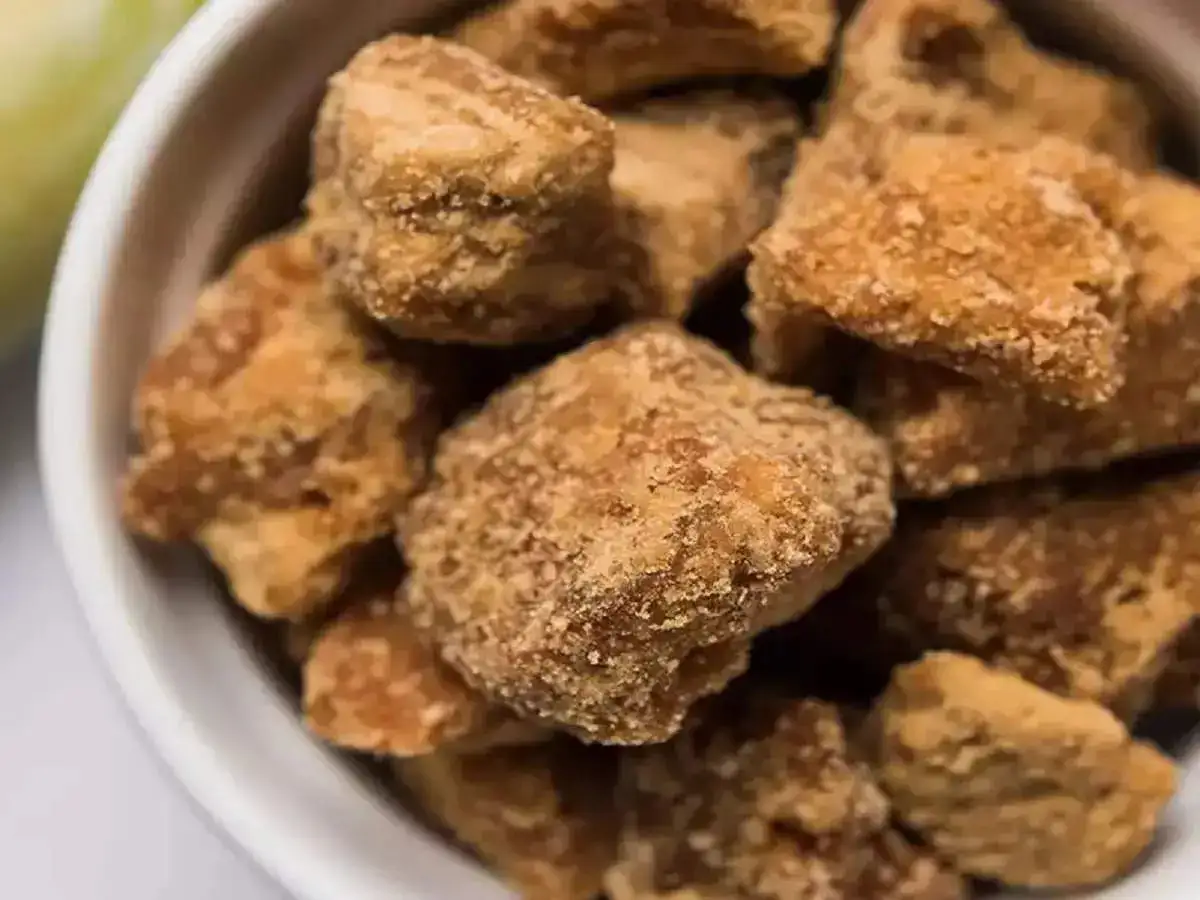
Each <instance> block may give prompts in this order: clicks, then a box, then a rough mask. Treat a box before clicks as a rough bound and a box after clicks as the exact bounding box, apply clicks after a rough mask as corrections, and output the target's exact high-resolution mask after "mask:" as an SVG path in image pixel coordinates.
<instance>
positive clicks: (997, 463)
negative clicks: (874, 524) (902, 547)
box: [856, 173, 1200, 496]
mask: <svg viewBox="0 0 1200 900" xmlns="http://www.w3.org/2000/svg"><path fill="white" fill-rule="evenodd" d="M1111 217H1112V218H1113V220H1114V222H1115V223H1116V227H1117V230H1118V231H1119V232H1120V233H1121V235H1122V237H1123V238H1124V240H1125V243H1126V245H1127V246H1128V247H1129V248H1130V254H1131V257H1132V261H1133V264H1134V270H1135V277H1134V279H1133V282H1132V285H1133V290H1132V292H1131V297H1130V301H1129V304H1128V307H1127V312H1126V326H1125V327H1126V332H1127V334H1128V343H1127V346H1126V349H1125V384H1124V387H1122V388H1121V389H1120V390H1119V391H1118V392H1117V393H1116V395H1115V396H1114V397H1113V399H1112V400H1111V401H1110V402H1109V403H1107V404H1105V405H1103V406H1101V407H1098V408H1096V409H1090V410H1074V409H1067V408H1064V407H1062V406H1059V405H1057V404H1048V403H1044V402H1041V401H1039V400H1038V399H1037V398H1036V397H1034V396H1031V395H1030V394H1028V393H1023V392H1013V391H1009V390H997V389H995V388H988V387H984V386H982V385H980V384H979V383H977V382H975V381H973V380H971V379H967V378H962V377H960V376H958V375H956V374H955V373H952V372H949V371H946V370H945V369H942V368H940V367H937V366H929V365H922V364H916V363H912V362H909V361H907V360H902V359H899V358H895V357H890V356H883V355H879V356H878V357H876V359H875V361H874V362H873V364H871V365H869V366H868V367H867V369H866V371H865V373H864V376H863V379H862V383H861V385H860V388H859V391H858V400H857V401H856V408H857V409H858V410H859V411H860V412H861V413H862V414H863V416H864V417H865V418H866V419H867V420H868V421H870V423H871V424H872V426H873V427H874V428H875V429H876V431H878V432H879V433H880V434H881V435H883V436H884V437H885V438H886V439H887V441H888V444H889V446H890V447H891V450H892V453H893V455H894V457H895V460H896V467H897V475H898V481H899V489H900V490H901V492H903V493H906V494H913V495H923V496H936V495H941V494H946V493H949V492H951V491H953V490H956V489H959V488H962V487H968V486H971V485H975V484H984V483H988V482H992V481H1002V480H1009V479H1015V478H1021V477H1025V476H1028V475H1040V474H1045V473H1047V472H1053V471H1055V470H1059V469H1075V468H1079V469H1091V468H1100V467H1102V466H1105V465H1107V464H1108V463H1110V462H1112V461H1113V460H1116V459H1121V458H1124V457H1129V456H1134V455H1138V454H1143V453H1149V452H1155V451H1162V450H1168V449H1172V448H1176V447H1185V446H1191V445H1195V444H1197V443H1200V390H1198V389H1197V388H1196V384H1197V383H1198V382H1200V233H1198V232H1197V230H1196V228H1195V223H1196V222H1197V221H1200V188H1197V187H1196V186H1195V185H1194V184H1191V183H1189V182H1185V181H1184V180H1183V179H1181V178H1179V177H1177V176H1174V175H1170V174H1166V173H1158V174H1153V175H1148V176H1145V177H1143V178H1140V179H1139V180H1138V181H1137V182H1136V186H1135V188H1134V190H1133V197H1132V200H1130V201H1129V202H1127V203H1125V204H1123V205H1120V206H1118V207H1117V208H1115V209H1113V210H1112V212H1111Z"/></svg>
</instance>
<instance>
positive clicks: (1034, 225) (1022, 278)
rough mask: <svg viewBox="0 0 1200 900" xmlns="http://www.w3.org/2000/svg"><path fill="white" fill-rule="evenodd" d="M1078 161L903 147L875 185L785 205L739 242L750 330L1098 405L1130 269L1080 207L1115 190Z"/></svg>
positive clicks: (973, 144)
mask: <svg viewBox="0 0 1200 900" xmlns="http://www.w3.org/2000/svg"><path fill="white" fill-rule="evenodd" d="M1085 152H1086V151H1083V150H1082V149H1081V148H1078V147H1076V146H1075V145H1071V144H1066V143H1064V142H1061V141H1059V140H1058V139H1057V138H1043V139H1042V140H1041V141H1040V142H1039V144H1038V145H1037V146H1036V147H1034V148H1033V149H1032V150H1030V151H1028V152H1026V151H1013V150H1007V149H1001V148H998V147H995V146H993V145H990V144H988V143H986V142H983V141H979V140H976V139H974V138H970V137H966V136H961V135H951V136H947V135H920V136H914V137H912V138H910V139H909V140H907V141H905V142H904V143H903V144H902V145H901V146H900V147H899V148H898V150H897V153H896V154H895V155H894V156H893V157H892V158H891V160H890V161H889V162H888V164H887V167H886V170H885V172H884V173H883V175H882V177H881V178H880V180H879V181H878V182H877V183H876V184H874V185H872V186H870V187H868V188H866V189H864V190H861V191H842V192H839V193H837V194H836V195H835V196H831V197H830V198H829V199H828V201H827V202H824V203H822V204H820V205H800V204H788V205H787V206H786V213H785V215H784V216H782V217H781V218H780V219H779V220H778V221H777V222H776V223H775V224H774V225H773V226H772V227H771V228H770V229H769V230H768V231H766V232H765V233H764V234H763V235H762V236H761V237H760V238H759V239H758V240H757V241H756V242H755V243H754V245H753V247H752V253H753V255H754V262H753V263H752V264H751V268H750V274H749V279H750V284H751V288H752V290H753V300H752V306H753V307H756V308H758V309H759V310H760V311H759V312H756V313H754V315H755V316H756V321H757V322H762V321H764V317H765V316H768V315H769V316H770V318H771V319H772V320H773V321H775V322H779V321H780V320H784V319H786V318H787V317H788V316H789V315H792V316H796V317H798V318H800V319H803V320H805V321H811V320H813V319H816V320H817V321H818V322H819V323H820V324H830V325H834V326H836V327H838V328H840V329H842V330H844V331H847V332H849V333H850V334H853V335H855V336H858V337H861V338H864V339H866V340H868V341H871V342H872V343H875V344H877V345H879V346H882V347H884V348H886V349H889V350H894V351H896V352H898V353H901V354H904V355H908V356H912V357H915V358H919V359H925V360H930V361H936V362H939V363H941V364H944V365H947V366H949V367H951V368H954V369H957V370H960V371H963V372H966V373H968V374H971V375H973V376H977V377H979V378H981V379H985V380H988V381H991V382H995V383H1000V384H1006V385H1011V386H1019V387H1020V388H1022V389H1025V390H1027V391H1029V392H1031V393H1036V394H1037V395H1039V396H1042V397H1045V398H1046V399H1049V400H1053V401H1055V402H1059V403H1064V404H1070V405H1078V406H1095V405H1097V404H1100V403H1102V402H1104V401H1105V400H1107V399H1108V398H1109V397H1111V396H1112V394H1113V393H1114V392H1115V391H1116V389H1117V388H1118V387H1119V386H1120V384H1121V379H1122V369H1123V366H1122V350H1123V341H1124V333H1123V330H1122V323H1123V319H1124V306H1125V299H1126V297H1125V295H1126V287H1127V283H1128V281H1129V279H1130V277H1131V274H1132V272H1131V264H1130V262H1129V259H1128V257H1127V255H1126V254H1125V251H1124V249H1123V247H1122V246H1121V242H1120V239H1119V238H1118V236H1117V235H1116V234H1115V233H1114V232H1113V231H1112V230H1110V229H1109V228H1108V227H1107V225H1106V224H1105V223H1104V222H1103V221H1102V220H1101V218H1100V217H1099V215H1098V214H1097V210H1096V208H1095V207H1094V206H1093V204H1092V203H1091V202H1089V201H1090V199H1091V198H1090V197H1089V196H1088V194H1089V193H1092V192H1099V190H1100V189H1101V187H1103V188H1105V189H1106V190H1107V191H1108V192H1110V193H1115V192H1118V191H1120V190H1122V189H1123V187H1124V181H1125V180H1124V179H1123V178H1122V177H1121V173H1120V172H1119V171H1118V170H1117V168H1116V166H1115V165H1114V164H1112V163H1111V162H1110V161H1109V160H1108V159H1107V158H1106V157H1095V158H1094V164H1092V165H1089V166H1087V167H1086V168H1085V169H1084V170H1083V171H1082V172H1081V171H1080V165H1079V158H1078V157H1079V155H1080V154H1082V153H1085ZM1109 202H1110V203H1117V202H1119V201H1117V200H1114V199H1111V198H1110V199H1109Z"/></svg>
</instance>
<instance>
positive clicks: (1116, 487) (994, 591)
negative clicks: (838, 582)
mask: <svg viewBox="0 0 1200 900" xmlns="http://www.w3.org/2000/svg"><path fill="white" fill-rule="evenodd" d="M869 569H870V570H869V572H868V571H865V572H864V575H863V578H862V579H861V583H860V584H859V585H857V586H856V590H853V591H847V592H846V595H845V596H839V597H837V598H832V599H831V600H830V601H829V603H828V611H826V610H827V607H826V605H825V604H822V605H820V606H819V607H818V609H817V610H815V611H814V612H813V613H812V614H811V617H812V618H813V622H812V623H811V627H812V634H811V639H812V640H824V641H827V642H828V641H829V640H831V638H830V635H832V634H840V635H843V638H842V640H843V641H844V642H845V643H846V644H847V650H848V652H855V651H857V652H858V653H860V654H862V655H863V656H864V657H874V658H877V659H878V661H879V663H880V664H881V665H887V664H888V662H889V661H891V662H894V661H897V658H900V659H903V658H913V657H916V656H919V655H920V654H921V653H922V652H924V651H926V650H930V649H946V650H954V651H958V652H962V653H969V654H971V655H974V656H978V657H981V658H982V659H984V660H985V661H987V662H988V663H989V664H991V665H993V666H995V667H998V668H1002V669H1006V670H1009V671H1013V672H1016V673H1017V674H1019V675H1021V676H1022V677H1023V678H1025V679H1026V680H1027V681H1030V682H1032V683H1034V684H1037V685H1039V686H1041V687H1043V688H1045V689H1047V690H1049V691H1052V692H1054V693H1057V694H1062V695H1064V696H1068V697H1077V698H1080V699H1087V700H1092V701H1095V702H1097V703H1100V704H1102V705H1104V706H1108V707H1110V708H1111V709H1113V710H1114V711H1115V712H1116V713H1117V714H1118V715H1120V716H1122V717H1123V718H1126V719H1129V718H1132V717H1133V716H1134V715H1135V714H1137V713H1138V712H1140V711H1141V710H1142V709H1144V708H1145V706H1146V705H1147V702H1148V701H1149V699H1150V696H1149V695H1150V692H1151V691H1152V689H1153V685H1154V683H1155V680H1156V679H1157V678H1158V676H1159V674H1160V673H1161V672H1162V670H1163V668H1164V666H1166V665H1168V663H1169V662H1170V660H1171V658H1172V654H1173V653H1174V648H1175V645H1176V643H1177V641H1178V640H1179V639H1180V636H1181V635H1182V634H1183V633H1184V632H1185V630H1186V629H1187V628H1188V627H1189V625H1190V624H1191V622H1192V621H1193V619H1194V617H1195V615H1196V613H1197V612H1198V611H1200V599H1198V598H1200V476H1198V475H1195V474H1186V475H1176V476H1173V477H1168V478H1163V479H1161V480H1157V481H1152V482H1149V483H1137V482H1132V483H1129V482H1125V481H1121V482H1117V481H1115V480H1113V481H1110V482H1106V483H1103V484H1100V485H1097V484H1092V485H1089V486H1086V487H1084V488H1083V489H1079V488H1077V487H1076V488H1072V489H1068V487H1067V486H1066V485H1047V486H1041V487H1036V488H1031V487H1029V486H1027V485H1021V486H1014V487H1012V488H1008V487H1004V488H1000V489H993V490H991V491H989V492H984V493H977V494H971V495H966V496H964V497H962V498H960V499H957V500H956V501H953V502H951V503H949V504H947V505H946V507H945V508H933V509H928V510H922V509H919V508H918V509H915V510H911V511H907V512H905V513H903V514H902V515H901V517H900V523H899V525H898V527H897V529H896V535H895V538H894V539H893V540H892V542H891V543H890V544H889V545H888V547H887V548H886V549H884V550H883V551H881V552H880V554H879V555H878V556H877V557H876V558H875V560H873V562H872V565H871V566H870V567H869ZM822 618H824V619H825V621H824V622H821V621H819V620H820V619H822ZM807 619H808V617H806V618H805V619H804V620H801V622H799V623H798V624H797V626H796V627H797V630H798V631H799V630H802V629H804V628H805V627H806V626H809V625H810V623H809V622H808V621H807ZM835 623H836V624H835ZM873 631H874V632H876V635H875V638H874V639H872V638H870V637H868V635H870V634H871V633H872V632H873ZM881 648H887V649H886V650H882V651H881Z"/></svg>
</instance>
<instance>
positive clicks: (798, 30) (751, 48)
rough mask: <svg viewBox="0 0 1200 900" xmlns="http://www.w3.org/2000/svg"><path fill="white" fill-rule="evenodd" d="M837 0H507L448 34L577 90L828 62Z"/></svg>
mask: <svg viewBox="0 0 1200 900" xmlns="http://www.w3.org/2000/svg"><path fill="white" fill-rule="evenodd" d="M837 21H838V20H837V3H836V0H565V2H564V0H508V2H504V3H500V4H498V5H496V6H494V7H490V8H488V9H485V10H484V11H483V12H481V13H479V14H477V15H475V16H473V17H472V18H469V19H467V20H466V21H465V22H464V23H462V24H461V25H460V26H458V27H457V28H456V29H455V30H454V31H453V32H452V37H453V38H454V39H455V40H458V41H461V42H463V43H464V44H466V45H467V46H469V47H472V48H474V49H475V50H478V51H479V52H480V53H482V54H483V55H484V56H486V57H488V58H489V59H492V60H494V61H496V62H497V63H499V64H500V65H501V66H503V67H504V68H506V69H509V70H510V71H513V72H515V73H517V74H518V75H522V76H524V77H526V78H528V79H530V80H532V81H535V82H538V83H540V84H543V85H546V86H547V87H548V88H550V89H551V90H554V91H557V92H558V93H560V94H564V95H578V96H580V97H582V98H583V99H584V100H588V101H597V100H606V99H610V98H612V97H614V96H615V95H619V94H625V93H630V92H636V91H642V90H646V89H649V88H654V87H660V86H664V85H667V84H671V83H674V82H679V81H685V80H688V79H695V78H704V77H710V76H718V75H755V74H757V75H776V76H793V75H803V74H805V73H806V72H809V71H811V70H813V69H816V68H818V67H820V66H822V65H824V64H825V62H826V60H827V58H828V56H829V52H830V49H831V48H832V45H833V37H834V31H835V30H836V28H837Z"/></svg>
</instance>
